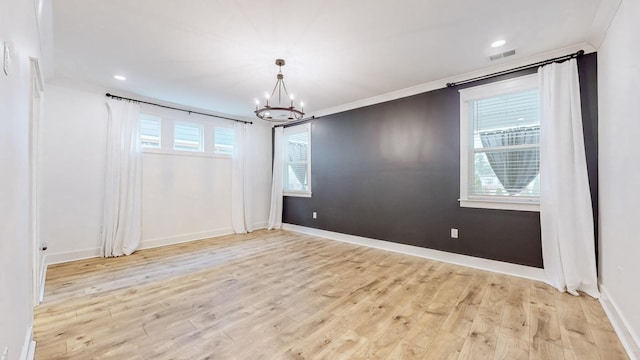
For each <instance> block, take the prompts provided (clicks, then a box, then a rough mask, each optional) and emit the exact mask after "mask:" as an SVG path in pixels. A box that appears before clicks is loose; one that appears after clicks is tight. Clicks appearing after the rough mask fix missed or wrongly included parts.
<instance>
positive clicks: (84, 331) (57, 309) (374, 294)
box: [34, 230, 627, 360]
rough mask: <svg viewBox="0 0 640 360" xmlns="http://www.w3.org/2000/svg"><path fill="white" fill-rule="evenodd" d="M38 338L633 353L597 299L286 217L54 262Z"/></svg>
mask: <svg viewBox="0 0 640 360" xmlns="http://www.w3.org/2000/svg"><path fill="white" fill-rule="evenodd" d="M34 338H35V340H36V342H37V347H36V359H37V360H41V359H82V360H86V359H127V360H130V359H132V360H146V359H190V360H191V359H243V360H244V359H292V358H294V359H302V358H304V359H311V358H313V359H316V358H317V359H421V358H424V359H439V360H440V359H458V358H460V359H474V360H475V359H483V358H487V359H492V358H496V359H519V358H523V359H524V358H527V357H528V358H530V359H544V360H548V359H565V358H566V359H589V358H600V359H626V358H627V357H626V354H625V353H624V350H623V348H622V345H621V344H620V342H619V340H618V338H617V337H616V336H615V333H613V331H612V328H611V325H610V323H609V321H608V319H607V318H606V315H605V314H604V312H603V311H602V308H601V307H600V304H599V303H598V302H597V301H595V300H592V299H589V298H585V297H579V298H576V297H572V296H569V295H566V294H560V293H558V292H557V291H556V290H555V289H553V288H552V287H550V286H548V285H546V284H542V283H539V282H535V281H531V280H526V279H520V278H514V277H510V276H506V275H500V274H493V273H489V272H486V271H480V270H475V269H471V268H465V267H461V266H456V265H451V264H446V263H441V262H437V261H432V260H427V259H422V258H417V257H412V256H408V255H402V254H397V253H392V252H387V251H383V250H378V249H372V248H366V247H361V246H356V245H352V244H346V243H340V242H336V241H331V240H325V239H320V238H316V237H313V236H308V235H301V234H296V233H293V232H287V231H279V230H278V231H264V230H261V231H256V232H253V233H251V234H243V235H230V236H221V237H218V238H214V239H207V240H201V241H196V242H191V243H184V244H178V245H173V246H167V247H161V248H155V249H148V250H142V251H138V252H136V253H135V254H133V255H131V256H126V257H120V258H110V259H103V258H97V259H88V260H82V261H77V262H73V263H67V264H59V265H53V266H51V267H49V269H48V271H47V282H46V291H45V299H44V302H43V303H42V304H41V305H40V306H39V307H37V308H36V309H35V324H34ZM527 354H528V355H527Z"/></svg>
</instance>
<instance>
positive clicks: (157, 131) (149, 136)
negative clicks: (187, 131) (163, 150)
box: [140, 114, 162, 149]
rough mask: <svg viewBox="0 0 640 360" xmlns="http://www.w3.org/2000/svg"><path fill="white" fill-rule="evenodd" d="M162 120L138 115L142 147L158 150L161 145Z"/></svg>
mask: <svg viewBox="0 0 640 360" xmlns="http://www.w3.org/2000/svg"><path fill="white" fill-rule="evenodd" d="M161 127H162V120H161V119H160V118H159V117H157V116H151V115H144V114H142V115H140V143H141V145H142V146H143V147H147V148H155V149H159V148H160V147H161V145H162V142H161V139H162V136H161V134H162V132H161Z"/></svg>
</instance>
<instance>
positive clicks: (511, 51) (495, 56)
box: [489, 49, 516, 61]
mask: <svg viewBox="0 0 640 360" xmlns="http://www.w3.org/2000/svg"><path fill="white" fill-rule="evenodd" d="M515 54H516V49H513V50H509V51H505V52H503V53H500V54H495V55H491V56H489V59H491V61H495V60H500V59H502V58H506V57H507V56H512V55H515Z"/></svg>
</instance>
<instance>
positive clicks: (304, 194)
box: [282, 191, 311, 198]
mask: <svg viewBox="0 0 640 360" xmlns="http://www.w3.org/2000/svg"><path fill="white" fill-rule="evenodd" d="M282 195H284V196H294V197H306V198H310V197H311V193H310V192H302V191H300V192H297V191H285V192H283V193H282Z"/></svg>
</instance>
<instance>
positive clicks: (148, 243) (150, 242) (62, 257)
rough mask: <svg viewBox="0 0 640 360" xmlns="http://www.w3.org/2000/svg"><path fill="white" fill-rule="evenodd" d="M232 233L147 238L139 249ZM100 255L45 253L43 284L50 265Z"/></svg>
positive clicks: (264, 224) (95, 252) (226, 230)
mask: <svg viewBox="0 0 640 360" xmlns="http://www.w3.org/2000/svg"><path fill="white" fill-rule="evenodd" d="M266 227H267V222H266V221H265V222H259V223H255V224H254V228H255V229H256V230H258V229H264V228H266ZM231 234H233V229H231V228H223V229H217V230H210V231H203V232H198V233H191V234H182V235H175V236H167V237H163V238H156V239H147V240H142V242H141V243H140V247H139V248H138V249H139V250H143V249H152V248H156V247H160V246H167V245H175V244H180V243H185V242H190V241H196V240H203V239H208V238H212V237H218V236H224V235H231ZM100 256H101V253H100V249H99V248H96V249H86V250H77V251H70V252H66V253H59V254H47V255H45V257H44V259H45V260H44V270H43V271H42V276H43V281H42V284H43V286H44V276H45V274H46V267H47V266H48V265H53V264H60V263H65V262H71V261H77V260H84V259H90V258H95V257H100Z"/></svg>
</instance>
